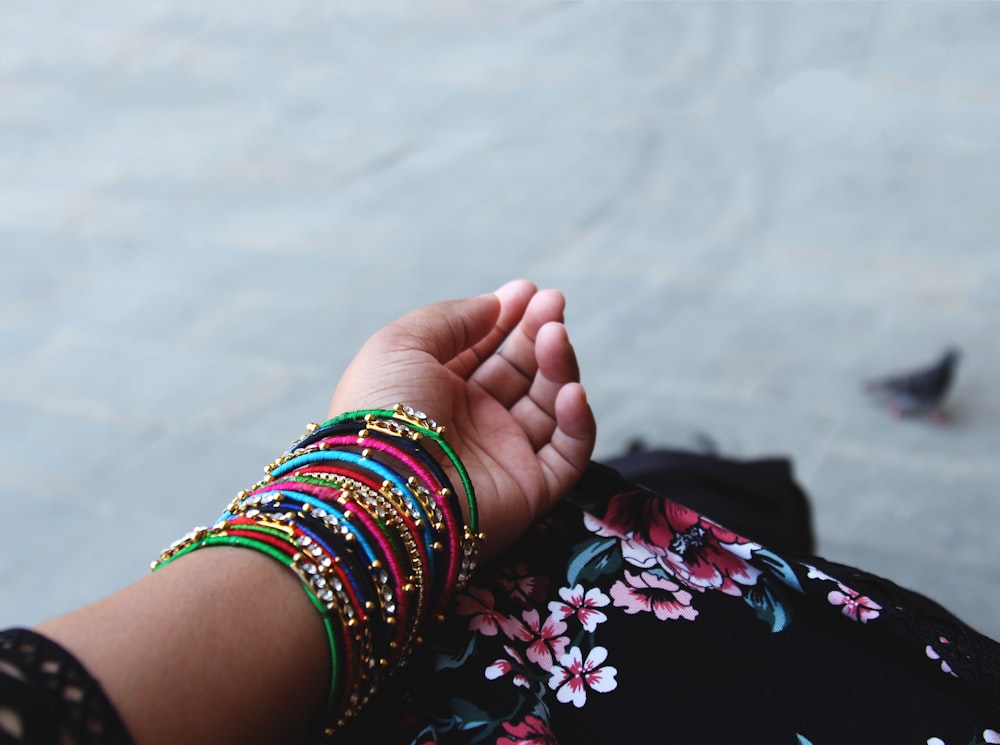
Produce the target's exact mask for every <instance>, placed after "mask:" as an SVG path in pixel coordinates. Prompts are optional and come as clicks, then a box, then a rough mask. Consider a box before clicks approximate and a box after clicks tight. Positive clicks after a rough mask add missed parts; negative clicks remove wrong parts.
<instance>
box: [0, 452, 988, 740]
mask: <svg viewBox="0 0 1000 745" xmlns="http://www.w3.org/2000/svg"><path fill="white" fill-rule="evenodd" d="M640 456H641V457H639V458H637V459H635V458H634V459H632V460H629V461H626V462H624V463H622V462H620V461H619V465H621V466H622V467H623V468H625V469H626V470H628V471H629V472H630V473H631V474H632V475H633V476H634V477H635V478H638V479H640V480H642V481H643V482H644V483H646V484H648V485H652V486H656V487H657V489H658V490H659V491H651V490H650V489H647V488H645V487H642V486H639V485H637V484H636V483H635V482H634V481H632V480H629V479H626V478H625V477H623V476H622V475H621V474H619V473H618V472H616V471H615V470H613V469H611V468H608V467H606V466H601V465H598V464H592V465H591V466H590V467H589V468H588V471H587V473H586V475H585V476H584V478H583V479H581V481H580V482H579V483H578V484H577V486H576V487H575V488H574V489H573V491H572V493H571V494H570V495H569V497H568V498H567V499H566V500H564V501H563V502H562V503H560V504H559V505H558V506H557V507H556V509H555V510H553V511H552V512H551V513H550V514H549V515H548V516H546V517H545V518H544V519H543V520H540V521H539V522H538V523H536V524H535V525H534V526H532V528H531V529H530V530H529V532H528V533H527V534H526V535H525V536H523V537H522V539H521V540H519V541H518V542H517V543H516V544H515V545H514V546H513V547H512V548H511V549H510V550H508V551H507V552H505V553H504V555H503V556H501V557H499V558H498V559H497V560H495V561H493V562H491V563H490V564H488V565H485V566H483V567H481V568H480V570H479V572H478V573H477V575H476V577H475V578H474V579H473V581H472V582H471V583H470V585H469V586H468V587H466V588H465V589H464V590H463V591H462V592H461V593H459V594H458V595H457V596H456V597H455V598H454V599H453V601H452V603H451V605H450V607H449V610H448V612H447V614H446V616H445V620H444V621H443V622H442V623H441V624H439V625H438V626H437V627H435V628H434V629H432V630H431V632H430V633H429V634H428V640H427V643H426V644H425V645H424V646H423V647H422V648H420V649H419V650H418V651H417V652H416V653H415V655H414V656H413V658H412V659H411V661H410V663H409V665H408V666H407V667H406V668H405V669H404V670H403V671H402V673H401V674H400V675H399V676H397V677H396V678H395V679H394V680H393V681H390V682H389V684H387V685H386V686H385V688H384V689H383V690H382V691H381V692H380V695H379V696H378V697H376V699H375V700H374V701H373V702H372V704H371V705H370V706H369V708H367V709H365V710H364V711H363V712H362V714H361V716H360V717H359V718H358V719H356V720H354V721H352V722H350V723H348V725H347V726H346V727H344V728H343V729H342V730H340V731H339V732H338V733H337V736H336V737H335V738H334V739H335V741H337V742H343V743H365V745H368V744H369V743H371V742H378V743H393V742H396V743H415V744H417V745H427V744H428V743H442V744H444V743H449V744H450V743H463V744H468V745H472V744H473V743H489V745H513V744H514V743H532V744H535V745H541V744H543V743H544V744H547V745H552V744H553V743H557V742H561V743H563V745H566V744H567V743H570V744H574V745H575V744H577V743H598V742H627V743H659V742H678V743H699V745H701V744H710V743H718V744H719V745H722V744H725V745H730V744H731V743H734V742H741V743H743V742H746V743H767V744H768V745H771V744H772V743H789V744H790V745H826V744H830V745H834V744H837V745H840V743H845V742H857V743H880V744H881V743H915V744H920V745H922V744H923V743H932V744H933V745H942V744H943V745H954V744H955V743H961V744H962V745H965V744H967V743H971V744H973V745H985V743H995V742H1000V732H998V730H1000V645H998V644H997V643H996V642H994V641H992V640H990V639H988V638H986V637H984V636H982V635H980V634H978V633H977V632H975V631H974V630H973V629H971V628H969V627H968V626H967V625H965V624H964V623H962V622H961V621H960V620H959V619H957V618H955V617H954V616H953V615H952V614H950V613H948V611H946V610H945V609H943V608H941V607H940V606H939V605H937V604H936V603H934V602H932V601H930V600H928V599H927V598H925V597H923V596H921V595H919V594H917V593H914V592H911V591H909V590H907V589H905V588H901V587H898V586H897V585H895V584H893V583H892V582H889V581H887V580H885V579H882V578H880V577H876V576H874V575H871V574H868V573H865V572H862V571H859V570H857V569H854V568H851V567H846V566H843V565H839V564H835V563H832V562H827V561H824V560H823V559H821V558H818V557H812V556H806V555H803V554H802V553H801V552H800V551H799V550H798V549H802V548H803V547H805V546H807V545H811V544H809V543H808V542H809V541H811V536H812V529H811V525H810V523H809V518H808V504H807V501H806V499H805V495H804V494H803V493H802V491H801V489H799V488H798V486H797V485H795V483H794V481H793V480H792V478H791V469H790V466H789V464H788V463H787V462H785V461H780V460H771V461H765V462H763V463H762V462H749V463H734V462H731V461H726V460H725V459H720V458H714V457H713V456H697V455H692V454H686V453H676V452H675V453H658V454H640ZM692 507H698V510H695V509H692ZM705 513H707V514H705ZM726 523H728V524H726ZM737 524H738V525H740V526H741V528H740V530H741V531H742V530H744V529H745V531H746V535H742V534H741V532H740V531H736V530H734V529H733V526H734V525H737ZM803 533H804V534H805V535H804V536H803ZM766 541H770V544H768V543H767V542H766ZM778 546H781V547H783V548H782V549H781V550H778V549H777V548H776V547H778ZM11 665H13V667H10V666H11ZM11 669H13V670H15V671H16V672H15V673H14V674H11V673H10V670H11ZM0 670H2V674H0V709H2V708H4V707H7V708H8V709H13V710H15V711H17V712H18V716H19V717H20V718H21V721H22V722H23V723H24V727H25V729H26V733H27V734H26V736H22V737H13V738H11V737H10V736H9V735H8V736H7V739H6V740H3V739H2V738H0V742H11V743H22V742H31V743H49V742H56V741H57V740H56V739H53V738H55V737H57V736H58V733H59V732H60V731H62V730H65V731H68V732H71V733H72V735H73V737H74V738H75V740H74V741H75V742H81V743H83V742H95V743H96V742H107V743H127V742H128V739H127V735H126V734H125V732H124V728H123V727H122V726H121V723H120V721H119V720H118V718H117V716H116V715H115V714H114V711H113V709H111V707H110V704H108V702H107V700H106V699H105V698H104V696H103V694H102V693H101V691H100V688H99V686H97V684H96V682H95V681H93V680H92V679H91V678H90V677H89V676H88V675H86V673H85V671H82V668H80V667H79V664H78V663H76V661H75V660H73V659H72V658H71V657H70V656H69V655H68V654H67V653H66V652H65V651H63V650H60V649H59V648H58V647H56V646H55V645H52V644H51V643H50V642H46V641H45V640H44V639H41V638H40V637H37V635H34V634H32V633H31V632H26V631H19V630H14V631H8V632H4V633H3V634H0ZM67 691H74V692H80V691H82V692H84V696H83V698H82V699H81V701H83V703H82V704H80V703H74V702H75V701H76V700H77V699H78V698H79V696H78V695H74V696H70V697H67V695H66V692H67ZM272 703H273V705H278V706H284V705H285V703H282V699H281V697H280V696H278V697H277V698H276V699H275V701H274V702H272ZM289 711H293V707H290V708H289ZM0 721H2V720H0Z"/></svg>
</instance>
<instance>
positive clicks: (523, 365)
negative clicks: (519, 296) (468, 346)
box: [469, 290, 566, 408]
mask: <svg viewBox="0 0 1000 745" xmlns="http://www.w3.org/2000/svg"><path fill="white" fill-rule="evenodd" d="M565 306H566V300H565V298H564V297H563V295H562V293H561V292H559V291H557V290H542V291H541V292H538V293H537V294H536V295H535V296H534V297H532V298H531V302H530V303H528V307H527V308H526V309H525V312H524V317H523V318H522V319H521V322H520V323H519V324H518V325H517V327H516V328H515V329H514V331H513V332H512V333H511V334H510V336H509V337H508V338H507V341H506V343H504V345H503V346H502V347H500V350H499V351H498V352H497V353H495V354H492V355H491V356H490V357H488V358H487V359H485V360H484V361H483V362H482V364H480V366H479V367H478V368H477V369H476V371H475V372H474V373H473V374H472V375H471V376H470V377H469V382H470V383H473V384H475V385H478V386H479V387H481V388H482V389H483V390H485V391H486V392H487V393H489V394H490V395H491V396H493V397H494V398H495V399H496V400H497V401H499V402H500V403H501V404H503V405H504V406H505V407H507V408H510V407H511V406H513V405H514V404H515V403H516V402H517V401H518V400H519V399H521V398H522V397H523V396H524V395H525V394H526V393H527V392H528V390H529V388H530V386H531V383H532V380H533V379H534V377H535V373H536V372H537V371H538V360H537V355H536V350H535V344H536V340H537V337H538V332H539V329H541V328H542V326H544V325H545V324H546V323H549V322H552V321H559V322H561V321H562V318H563V309H564V308H565Z"/></svg>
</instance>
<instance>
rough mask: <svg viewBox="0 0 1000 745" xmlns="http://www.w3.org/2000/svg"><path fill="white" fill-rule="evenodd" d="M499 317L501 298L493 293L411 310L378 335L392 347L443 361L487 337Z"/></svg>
mask: <svg viewBox="0 0 1000 745" xmlns="http://www.w3.org/2000/svg"><path fill="white" fill-rule="evenodd" d="M499 316H500V299H499V298H498V297H497V296H496V295H494V294H492V293H490V294H487V295H480V296H478V297H470V298H464V299H462V300H445V301H443V302H439V303H434V304H433V305H426V306H424V307H422V308H418V309H417V310H414V311H411V312H409V313H407V314H406V315H405V316H403V317H402V318H400V319H398V320H396V321H394V322H393V323H391V324H389V325H388V326H386V327H385V328H384V329H383V330H382V331H381V332H380V333H378V334H377V335H376V337H377V338H378V341H379V343H380V344H384V345H385V347H386V348H387V349H389V350H399V349H412V350H419V351H422V352H426V353H428V354H430V355H431V356H433V357H434V358H435V359H437V360H438V362H441V363H442V364H443V363H445V362H448V361H449V360H451V359H452V358H453V357H456V356H457V355H459V354H460V353H461V352H463V351H465V350H466V349H468V348H469V347H471V346H473V345H474V344H475V343H476V342H478V341H479V340H480V339H482V338H483V337H485V336H486V335H487V334H488V333H489V332H490V331H491V330H492V329H493V327H494V325H495V324H496V322H497V318H498V317H499Z"/></svg>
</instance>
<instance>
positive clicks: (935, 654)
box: [924, 636, 958, 678]
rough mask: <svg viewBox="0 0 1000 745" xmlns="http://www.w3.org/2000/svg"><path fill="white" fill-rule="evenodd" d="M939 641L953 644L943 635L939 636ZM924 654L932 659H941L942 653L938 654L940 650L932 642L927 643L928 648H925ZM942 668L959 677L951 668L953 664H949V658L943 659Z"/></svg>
mask: <svg viewBox="0 0 1000 745" xmlns="http://www.w3.org/2000/svg"><path fill="white" fill-rule="evenodd" d="M938 641H939V642H941V644H951V642H950V641H948V639H947V638H945V637H943V636H939V637H938ZM924 654H926V655H927V656H928V657H929V658H930V659H932V660H941V655H940V654H938V651H937V650H936V649H934V647H932V646H931V645H930V644H928V645H927V648H926V649H925V650H924ZM941 669H942V670H943V671H944V672H946V673H948V674H949V675H954V676H955V677H956V678H957V677H958V674H957V673H956V672H955V671H954V670H952V669H951V665H949V664H948V662H947V660H941Z"/></svg>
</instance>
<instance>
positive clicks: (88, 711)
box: [0, 629, 132, 745]
mask: <svg viewBox="0 0 1000 745" xmlns="http://www.w3.org/2000/svg"><path fill="white" fill-rule="evenodd" d="M66 738H68V739H69V741H70V742H73V743H74V744H75V745H132V739H131V738H130V737H129V735H128V732H127V731H126V730H125V725H124V724H123V723H122V721H121V719H120V718H119V716H118V712H117V711H115V708H114V706H113V705H112V704H111V701H110V700H108V697H107V695H105V693H104V691H103V690H102V688H101V685H100V683H98V682H97V681H96V680H95V679H94V678H93V677H91V675H90V673H88V672H87V670H86V669H85V668H84V667H83V665H82V664H80V662H79V661H78V660H77V659H76V658H75V657H73V655H71V654H70V653H69V652H67V651H66V650H65V649H63V648H62V647H60V646H59V645H58V644H56V643H55V642H53V641H51V640H50V639H47V638H45V637H44V636H41V635H40V634H37V633H35V632H34V631H29V630H28V629H8V630H6V631H0V745H7V744H8V743H11V744H12V745H22V744H24V743H30V745H49V744H50V743H51V745H60V744H61V743H65V742H66V741H67V739H66Z"/></svg>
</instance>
